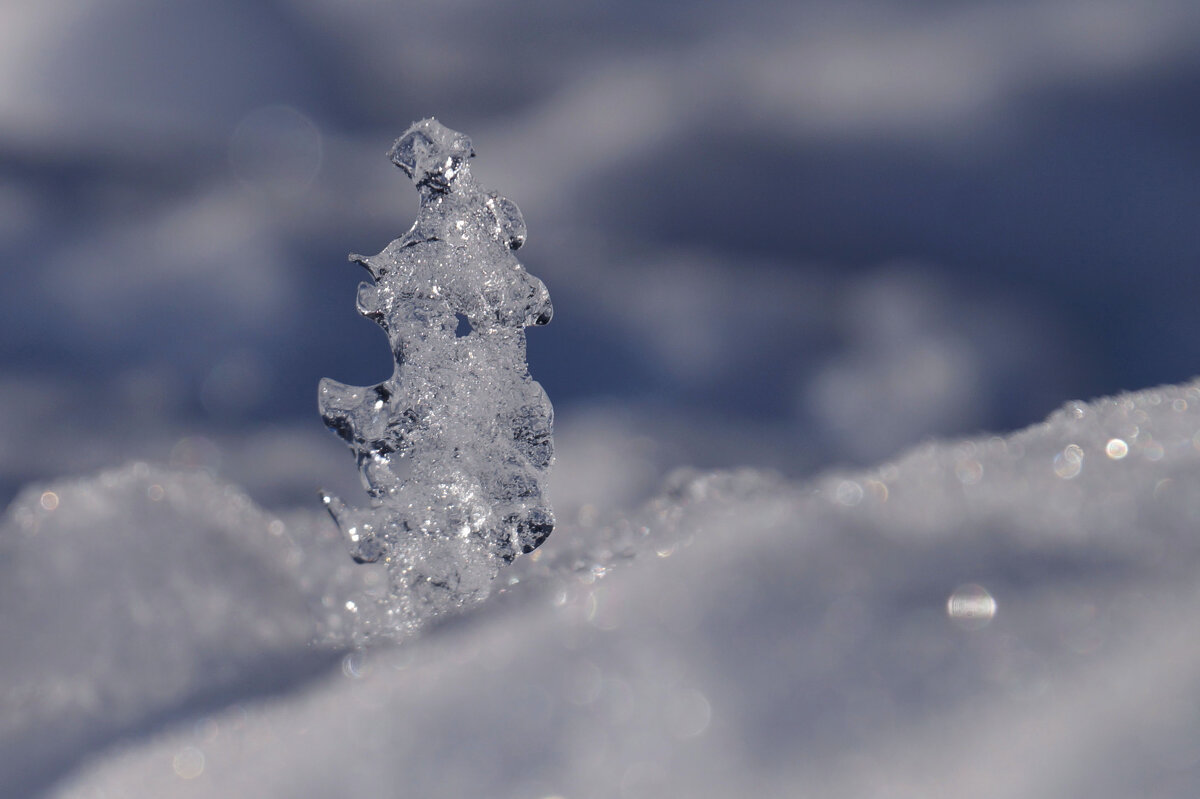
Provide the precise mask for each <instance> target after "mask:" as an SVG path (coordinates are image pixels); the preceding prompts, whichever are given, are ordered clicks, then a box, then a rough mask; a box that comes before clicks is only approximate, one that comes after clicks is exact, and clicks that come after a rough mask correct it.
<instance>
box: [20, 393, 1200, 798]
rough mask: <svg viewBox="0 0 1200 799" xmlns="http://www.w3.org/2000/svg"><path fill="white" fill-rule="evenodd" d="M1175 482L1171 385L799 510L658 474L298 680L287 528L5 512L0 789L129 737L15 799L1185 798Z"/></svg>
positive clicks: (1183, 538)
mask: <svg viewBox="0 0 1200 799" xmlns="http://www.w3.org/2000/svg"><path fill="white" fill-rule="evenodd" d="M143 471H145V470H144V469H143ZM154 485H159V486H162V487H163V490H164V497H163V498H162V499H160V500H154V499H153V498H152V497H149V496H148V493H147V492H150V491H152V490H153V489H152V486H154ZM1198 488H1200V382H1196V383H1191V384H1188V385H1183V386H1174V387H1166V388H1161V389H1156V390H1152V391H1145V392H1141V393H1137V394H1129V395H1124V396H1120V397H1116V398H1112V399H1104V400H1100V401H1096V402H1092V403H1071V404H1069V405H1068V406H1066V407H1064V408H1063V409H1062V410H1060V411H1058V412H1057V413H1055V414H1054V415H1052V416H1051V417H1050V418H1049V419H1048V420H1047V421H1046V422H1045V423H1043V424H1041V425H1038V426H1036V427H1033V428H1030V429H1028V430H1025V431H1022V432H1019V433H1017V434H1014V435H1011V436H1008V437H1005V438H998V437H995V438H979V439H975V440H969V441H963V442H958V443H944V444H930V445H927V446H924V447H921V448H919V449H917V450H915V451H913V452H911V453H909V454H908V455H907V456H905V457H903V458H901V459H900V460H897V461H895V462H893V463H890V464H886V465H884V466H882V467H879V468H877V469H874V470H871V471H867V472H859V473H852V474H851V473H848V474H830V475H826V476H824V477H822V478H820V479H817V480H815V481H812V482H808V483H804V484H792V483H788V482H786V481H784V480H782V479H779V478H775V477H772V476H770V475H765V474H761V473H754V472H725V473H708V474H698V473H696V474H677V475H676V476H674V477H673V478H672V480H671V482H670V485H669V486H668V487H667V489H666V490H665V491H664V493H663V494H662V495H660V496H659V497H658V498H656V499H655V500H653V501H652V502H650V503H649V504H648V505H647V506H646V507H645V508H644V509H643V510H642V511H640V512H639V513H637V514H633V515H631V516H630V517H628V518H622V519H617V520H615V521H611V522H610V523H602V522H597V523H592V524H577V525H575V526H574V528H571V527H569V526H566V525H564V527H563V529H562V530H560V532H559V533H558V534H556V535H555V536H554V537H552V538H551V539H550V540H549V541H548V542H547V544H546V545H545V546H544V547H543V548H542V549H541V550H539V551H538V552H537V553H534V555H531V556H528V557H525V558H523V559H519V560H518V561H517V563H516V564H515V565H514V567H512V568H510V569H508V570H507V571H505V572H503V573H502V574H501V576H500V581H499V582H498V583H497V590H496V591H495V592H494V593H493V595H492V596H491V597H490V598H489V599H488V600H486V601H485V602H484V603H482V604H480V605H477V606H475V607H473V608H471V609H469V610H468V611H467V612H465V613H463V614H461V615H458V616H455V617H453V618H450V619H446V620H445V621H444V622H443V623H440V624H435V625H433V626H429V627H427V628H426V629H425V630H424V631H423V632H421V633H420V634H418V635H416V636H415V637H414V638H413V639H411V640H409V641H408V642H407V643H406V644H404V645H402V646H399V647H394V648H378V649H373V650H369V651H366V652H349V653H345V652H341V653H338V654H339V655H340V657H341V659H340V668H338V667H336V666H334V667H331V668H327V669H324V670H322V666H323V665H325V664H327V663H328V661H329V658H330V657H332V656H333V653H334V652H336V650H335V649H334V648H333V646H332V645H326V646H323V647H308V646H306V642H307V641H308V640H311V639H313V638H319V639H322V640H324V641H327V642H334V644H336V641H337V640H338V632H337V629H338V624H339V623H340V622H339V621H338V618H339V617H338V616H337V615H331V614H334V613H335V611H336V609H330V608H326V607H325V606H324V605H323V604H322V601H323V600H324V601H325V603H326V604H328V603H329V601H330V599H329V598H330V597H331V596H341V594H339V593H338V592H339V591H351V590H360V588H361V587H359V588H355V587H354V586H353V585H352V584H351V582H347V581H348V580H352V579H354V578H352V577H347V576H346V573H345V572H342V571H340V570H341V568H342V567H341V566H340V565H336V566H335V565H333V564H335V562H336V561H335V560H334V558H333V556H332V554H329V553H331V552H332V546H333V544H332V543H331V538H332V536H333V532H332V531H331V530H329V529H328V528H326V527H322V526H321V525H319V524H317V523H316V522H315V521H313V519H315V518H316V517H315V516H313V515H311V514H309V515H301V514H297V515H296V517H295V518H294V519H292V518H289V519H288V520H286V521H284V522H283V531H282V532H281V533H280V534H279V535H275V534H274V533H273V532H272V524H273V520H270V519H267V518H266V517H264V516H263V515H262V514H261V513H259V512H258V511H256V510H255V509H254V508H252V507H250V506H249V504H248V503H247V502H246V501H245V500H244V499H240V498H238V495H237V494H236V493H233V492H232V491H231V489H228V488H222V487H220V486H216V485H215V484H213V483H212V482H211V481H207V480H206V479H204V478H201V477H199V476H197V475H178V474H160V473H156V472H146V473H145V474H144V475H143V476H142V477H137V476H136V475H134V474H133V473H132V471H130V470H127V471H125V472H121V473H115V474H108V475H102V476H101V477H100V478H97V479H95V480H91V481H84V482H81V483H76V484H72V485H69V486H67V485H64V486H61V487H59V486H51V487H50V490H52V491H54V492H55V495H56V497H57V500H58V504H57V506H56V507H55V509H54V510H52V511H51V510H48V509H46V507H45V506H44V504H43V499H44V497H45V495H44V494H43V493H42V492H43V491H45V490H46V489H38V490H30V491H28V492H26V493H25V494H24V495H23V496H22V498H21V499H20V500H19V501H18V502H17V503H16V504H15V506H14V508H13V509H12V510H10V517H9V521H8V522H7V523H6V526H5V528H4V530H3V542H4V550H3V552H4V554H3V556H2V560H0V569H2V570H3V576H2V577H0V592H2V596H3V607H4V613H3V622H2V623H3V624H4V625H5V627H4V630H3V632H4V637H3V640H4V641H6V642H16V641H20V642H23V645H22V646H18V647H10V648H6V649H5V651H4V653H3V655H2V656H0V657H3V659H4V669H3V671H2V672H0V673H2V674H3V675H4V676H3V682H4V691H3V696H4V700H3V701H4V702H5V707H4V708H3V712H0V718H3V720H4V721H3V724H4V730H5V750H4V751H5V756H4V758H3V761H2V763H0V766H2V768H3V780H4V783H3V784H4V785H5V786H6V787H9V788H11V787H12V786H34V787H36V786H37V785H40V784H44V778H45V777H46V776H47V775H48V774H49V773H50V772H51V770H53V769H56V768H57V769H63V768H65V767H66V766H69V765H72V764H73V763H74V762H75V761H77V760H78V759H79V758H81V757H83V756H85V755H86V754H88V753H89V752H93V751H96V750H97V749H98V748H99V747H100V746H101V745H103V744H106V743H109V742H111V741H112V740H114V739H115V738H117V737H120V736H127V740H126V741H125V742H124V743H122V744H120V745H119V746H118V747H116V748H110V749H108V750H106V751H105V752H104V754H103V755H100V756H97V757H96V759H95V760H94V762H92V763H90V764H88V765H87V766H86V767H84V768H82V769H81V770H79V771H77V772H76V773H75V774H74V775H73V776H71V777H70V778H69V779H68V780H67V781H65V782H63V783H60V784H59V785H57V786H56V787H55V788H54V789H52V790H51V791H50V792H49V795H52V796H55V797H60V798H61V799H67V798H68V797H71V798H73V797H89V799H90V798H91V797H107V798H108V799H112V798H114V797H127V798H128V799H135V798H136V797H156V798H159V797H218V796H220V797H225V796H263V797H272V796H278V797H289V799H295V798H297V797H298V798H300V799H304V798H305V797H314V798H315V797H326V796H331V795H339V796H379V797H388V796H395V797H400V796H489V797H552V796H561V797H568V798H569V799H579V798H580V797H613V796H621V797H639V796H697V797H706V796H712V797H725V796H735V795H756V796H781V797H782V796H796V795H811V796H834V797H836V796H899V797H904V796H921V797H929V796H934V797H936V796H947V797H949V796H961V795H970V794H972V793H975V794H980V795H987V796H1014V797H1016V796H1063V795H1070V796H1075V795H1088V796H1093V797H1127V796H1131V795H1147V796H1150V795H1162V796H1168V795H1169V796H1177V795H1194V794H1195V792H1196V789H1197V787H1198V786H1200V720H1198V718H1200V717H1197V715H1196V714H1195V713H1194V712H1193V709H1194V708H1193V704H1194V703H1192V702H1191V700H1190V699H1188V697H1189V696H1190V695H1191V693H1192V692H1193V691H1194V685H1195V684H1196V683H1197V681H1200V639H1198V638H1197V637H1196V636H1195V635H1194V634H1193V633H1192V624H1193V621H1192V620H1193V619H1194V618H1195V617H1196V615H1197V612H1200V592H1198V590H1197V588H1198V586H1197V581H1196V578H1195V573H1196V567H1197V563H1198V561H1200V546H1198V545H1197V541H1198V538H1197V536H1196V535H1195V532H1194V531H1195V528H1196V524H1197V520H1198V519H1200V490H1197V489H1198ZM154 493H155V494H157V492H154ZM50 504H54V503H53V502H51V503H50ZM72 514H73V515H72ZM305 519H307V520H308V521H307V522H306V521H305ZM275 529H277V530H278V529H280V528H279V527H278V526H276V527H275ZM288 535H290V536H291V539H290V540H289V539H288ZM327 558H328V559H327ZM325 567H328V568H330V569H332V571H331V572H330V573H327V574H326V575H325V576H324V577H322V576H321V572H322V568H325ZM351 574H356V573H353V572H352V573H351ZM952 599H953V601H951V600H952ZM14 609H15V610H14ZM151 611H152V612H151ZM222 675H223V676H222ZM268 693H271V694H274V695H273V696H267V695H266V694H268ZM164 722H168V723H166V724H165V725H164ZM61 731H66V732H65V733H63V732H61ZM47 751H51V752H54V754H46V752H47ZM35 772H36V773H35ZM31 775H33V776H31ZM39 775H40V776H39ZM39 780H42V782H39ZM12 792H13V791H12V790H10V791H7V792H6V793H12ZM17 793H20V791H17Z"/></svg>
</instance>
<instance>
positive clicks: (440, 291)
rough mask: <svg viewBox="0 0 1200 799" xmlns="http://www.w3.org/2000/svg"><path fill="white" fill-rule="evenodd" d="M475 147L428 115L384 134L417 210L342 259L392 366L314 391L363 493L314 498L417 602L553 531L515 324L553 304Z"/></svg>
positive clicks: (543, 431)
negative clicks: (404, 223) (377, 377)
mask: <svg viewBox="0 0 1200 799" xmlns="http://www.w3.org/2000/svg"><path fill="white" fill-rule="evenodd" d="M474 155H475V152H474V150H473V149H472V147H471V140H470V139H469V138H467V137H466V136H465V135H463V134H461V133H457V132H455V131H453V130H450V129H449V128H446V127H444V126H443V125H441V124H440V123H439V122H437V120H434V119H425V120H422V121H420V122H417V123H415V124H414V125H412V126H411V127H410V128H409V129H408V130H407V131H406V132H405V133H404V135H403V136H401V137H400V138H399V139H397V140H396V143H395V144H394V145H393V147H392V150H391V152H390V156H391V159H392V161H393V162H394V163H395V164H396V165H397V166H398V167H400V168H401V169H403V170H404V171H405V173H407V174H408V175H409V177H411V178H412V180H413V182H414V183H415V184H416V186H417V190H418V191H419V192H420V199H421V209H420V212H419V214H418V217H417V221H416V222H415V223H414V224H413V226H412V229H411V230H409V231H408V233H406V234H405V235H404V236H403V237H401V238H399V239H397V240H395V241H393V242H392V243H391V244H389V245H388V246H387V248H386V249H384V251H383V252H381V253H379V254H378V255H374V256H370V257H366V256H361V255H351V256H350V260H351V261H353V262H355V263H358V264H360V265H362V266H363V267H365V268H366V270H367V271H368V272H369V273H370V274H371V277H372V278H373V282H370V283H362V284H360V286H359V289H358V311H359V313H361V314H362V315H363V316H366V317H368V318H370V319H373V320H375V321H376V322H377V323H378V324H379V325H380V327H382V328H383V329H384V331H385V332H386V333H387V337H388V342H389V343H390V344H391V349H392V354H393V356H394V357H395V361H396V365H395V370H394V372H393V373H392V376H391V377H390V378H388V379H387V380H385V381H384V382H382V383H380V384H379V385H376V386H370V387H366V388H360V387H356V386H348V385H344V384H342V383H338V382H336V381H334V380H330V379H328V378H326V379H324V380H322V381H321V384H320V390H319V406H320V410H321V417H322V419H323V420H324V422H325V424H326V425H328V426H329V427H330V428H331V429H332V430H333V431H334V432H336V433H337V434H338V435H339V436H340V437H341V438H342V439H344V440H345V441H346V443H347V444H349V445H350V448H351V449H352V450H353V451H354V454H355V456H356V458H357V459H358V466H359V469H360V471H361V473H362V479H363V483H364V486H365V487H366V490H367V493H368V494H369V495H370V505H369V507H367V508H352V507H348V506H347V505H346V504H345V503H344V502H342V501H341V500H340V499H338V498H337V497H333V496H330V495H327V494H325V495H323V501H324V502H325V505H326V507H327V508H328V509H329V512H330V513H331V514H332V516H333V518H334V520H335V521H336V522H337V524H338V526H339V527H340V528H341V530H342V532H343V533H344V534H345V536H346V538H347V539H348V541H349V545H350V552H351V554H352V555H353V557H354V559H355V560H357V561H359V562H376V561H383V562H385V563H386V564H387V568H388V572H389V575H390V580H391V584H392V591H393V593H395V594H399V595H404V596H407V597H409V598H411V600H412V601H415V602H419V603H424V604H426V605H428V604H429V603H440V602H444V601H446V597H448V596H449V597H452V598H456V599H457V601H462V600H465V599H467V598H470V597H471V596H472V595H478V594H480V593H486V592H487V590H488V584H489V583H490V582H491V580H492V578H493V577H494V576H495V574H496V572H497V570H498V569H499V566H500V565H501V564H503V563H506V562H509V561H511V560H512V559H513V558H514V557H515V556H516V555H517V554H518V553H522V552H529V551H531V550H533V549H534V548H535V547H537V546H538V545H539V544H541V543H542V541H544V540H545V539H546V536H548V535H549V534H550V532H551V530H552V529H553V527H554V516H553V513H552V511H551V509H550V506H549V504H548V502H547V501H546V498H545V496H544V495H543V486H542V483H541V481H542V478H543V477H544V475H545V474H546V471H547V469H548V468H549V466H550V462H551V460H552V459H553V453H554V445H553V441H552V439H551V427H552V424H553V418H554V410H553V408H552V407H551V405H550V401H549V400H548V399H547V397H546V393H545V392H544V391H543V390H542V387H541V386H540V385H539V384H538V383H537V382H535V381H534V380H533V379H531V378H530V376H529V370H528V366H527V364H526V361H525V328H526V327H527V326H529V325H544V324H546V323H547V322H549V321H550V318H551V316H552V315H553V308H552V306H551V304H550V296H549V293H548V292H547V291H546V287H545V286H544V285H543V284H542V282H541V281H540V280H538V279H537V278H536V277H534V276H533V275H530V274H529V273H528V272H526V271H525V268H524V267H523V266H522V265H521V263H520V262H519V261H517V258H516V256H515V255H514V254H513V251H514V250H516V249H517V248H519V247H520V246H521V245H522V244H523V243H524V242H525V221H524V220H523V219H522V217H521V212H520V210H519V209H518V208H517V206H516V205H515V204H514V203H513V202H512V201H510V200H508V199H505V198H504V197H501V196H499V195H498V194H496V193H495V192H491V191H485V190H484V189H481V188H480V187H479V186H478V185H477V184H476V183H475V180H474V179H473V178H472V176H471V170H470V166H469V164H468V159H469V158H471V157H473V156H474Z"/></svg>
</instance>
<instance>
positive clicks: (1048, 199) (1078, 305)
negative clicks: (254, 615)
mask: <svg viewBox="0 0 1200 799" xmlns="http://www.w3.org/2000/svg"><path fill="white" fill-rule="evenodd" d="M1197 42H1200V5H1197V4H1196V3H1195V2H1193V0H1148V1H1147V2H1140V3H1136V4H1134V3H1127V2H1112V1H1111V0H1089V1H1088V2H1066V1H1058V0H1043V1H1042V2H1022V1H1021V0H1003V1H997V2H975V3H951V2H917V3H913V2H905V3H897V2H878V1H877V2H851V3H846V2H840V1H839V2H834V1H833V0H827V1H826V2H796V1H795V0H789V1H788V2H762V3H754V4H730V3H717V2H703V1H697V2H674V3H662V4H646V3H625V2H616V3H614V2H603V3H601V2H575V3H544V2H537V1H536V0H521V1H520V2H517V3H505V4H497V3H491V2H471V1H468V0H453V1H449V2H438V3H388V2H381V1H380V2H372V1H371V0H358V1H357V2H349V3H346V2H332V0H277V1H275V2H262V3H244V2H240V0H236V1H235V0H205V1H204V2H199V1H198V0H173V1H172V2H151V1H150V0H42V1H40V2H37V3H34V2H32V1H31V0H30V1H28V2H16V3H8V4H6V5H5V6H4V7H3V9H2V10H0V257H2V258H3V263H4V267H5V270H4V289H3V291H2V292H0V340H2V341H3V345H2V346H3V350H2V355H0V501H3V502H6V501H7V500H8V499H10V498H11V497H12V495H13V494H14V492H15V491H16V489H17V488H18V487H19V486H20V485H21V484H23V483H26V482H28V481H30V480H34V479H41V478H46V477H51V476H57V475H63V474H74V473H83V472H88V471H91V470H94V469H96V468H98V467H100V466H104V465H111V464H117V463H120V462H123V461H125V460H127V459H129V458H142V459H147V460H151V461H158V462H172V463H175V464H196V465H202V466H206V467H208V468H210V469H212V470H213V471H215V472H216V473H218V474H219V475H220V476H222V477H224V478H226V479H229V480H233V481H235V482H238V483H240V484H242V485H244V486H246V487H247V489H248V490H249V491H250V493H251V494H252V495H253V496H254V497H255V498H256V499H257V500H259V501H260V502H262V503H264V504H266V505H268V506H272V505H275V506H277V505H283V504H291V505H295V504H307V503H310V502H315V499H314V495H313V494H312V492H313V490H314V489H315V488H316V487H317V486H318V485H325V486H327V487H329V488H332V489H335V490H339V491H342V492H347V493H349V492H351V491H353V490H354V486H355V485H356V483H357V480H356V475H355V473H354V469H353V464H352V462H351V460H350V456H349V454H348V453H346V452H345V451H344V449H343V448H342V445H341V444H340V442H338V441H337V440H336V439H335V438H334V437H333V436H332V435H330V434H328V433H327V432H326V431H325V430H324V429H323V428H322V426H321V423H320V421H319V419H318V418H317V415H316V409H315V396H316V384H317V381H318V379H319V378H321V377H323V376H330V377H334V378H336V379H338V380H342V381H344V382H349V383H355V382H357V383H363V384H366V383H371V382H375V381H378V380H380V379H382V378H383V377H384V376H385V375H386V374H388V372H389V371H390V368H391V365H390V359H389V356H388V353H387V347H386V343H385V341H384V338H383V336H382V334H381V332H380V331H379V330H378V329H377V328H376V327H375V326H374V325H373V324H372V323H370V322H368V321H367V320H365V319H362V318H360V317H358V316H357V314H356V313H355V311H354V293H355V286H356V284H357V282H358V281H359V280H361V279H363V277H364V275H363V273H361V272H360V270H358V269H357V268H355V267H353V266H351V265H349V264H348V263H347V262H346V254H347V253H348V252H351V251H355V252H364V253H374V252H377V251H379V250H380V249H382V248H383V247H384V246H385V245H386V244H387V242H388V241H389V240H390V239H392V238H395V237H397V236H399V235H400V234H402V233H403V232H404V231H405V230H406V229H407V228H408V226H409V225H410V224H411V221H412V219H413V217H414V214H415V210H416V196H415V192H413V190H412V188H411V185H410V184H409V183H408V181H407V180H406V179H405V177H404V175H403V174H401V173H400V172H399V170H396V169H395V168H393V167H392V166H391V165H390V164H389V162H388V160H387V158H386V155H385V153H386V151H387V149H388V147H389V146H390V144H391V141H392V140H393V138H395V137H396V136H397V135H399V133H400V132H402V131H403V130H404V128H405V127H406V126H407V125H408V124H409V123H410V122H412V121H413V120H415V119H418V118H421V117H424V116H430V115H433V116H437V117H438V118H439V119H440V120H441V121H442V122H444V123H445V124H447V125H449V126H450V127H453V128H456V129H458V130H462V131H464V132H467V133H468V134H469V135H470V136H471V137H472V138H473V140H474V142H475V146H476V150H477V152H478V154H479V157H478V158H477V159H476V162H475V167H474V169H475V173H476V175H477V176H478V177H479V179H480V181H481V182H482V183H483V184H484V185H485V186H489V187H491V188H494V189H496V190H498V191H499V192H501V193H502V194H504V195H506V196H508V197H509V198H511V199H513V200H514V201H515V202H517V203H518V205H520V207H521V208H522V210H523V211H524V214H525V218H526V221H527V223H528V225H529V231H530V236H529V242H528V244H527V246H526V248H525V249H523V250H522V251H521V256H522V258H523V261H524V263H525V264H526V265H527V266H528V268H529V269H530V271H532V272H533V273H534V274H536V275H538V276H540V277H541V278H542V279H543V280H544V281H545V282H546V284H547V285H548V286H549V288H550V291H551V294H552V296H553V298H554V301H555V305H556V309H557V316H556V318H555V320H554V322H553V324H552V325H550V326H549V327H548V328H545V329H538V330H534V331H531V334H530V341H529V352H530V362H531V369H532V372H533V374H534V376H535V378H537V379H538V380H540V381H541V382H542V383H543V385H544V386H545V387H546V390H547V392H548V393H549V394H550V396H551V398H552V399H553V401H554V402H555V404H556V407H557V410H558V414H559V427H558V431H559V432H558V440H559V447H560V462H559V475H560V476H559V477H558V478H556V479H558V480H559V481H560V485H559V487H558V492H559V498H558V501H559V504H560V507H563V508H571V507H573V506H577V505H580V504H582V503H586V502H600V501H617V500H630V501H631V500H633V499H636V498H637V497H638V496H642V495H644V494H645V493H647V492H649V491H651V490H653V489H654V488H655V486H656V485H657V481H658V479H659V476H660V475H661V473H662V471H663V470H664V469H665V468H668V467H670V466H672V465H676V464H683V463H689V464H694V465H697V466H719V465H736V464H752V465H763V466H772V467H775V468H778V469H781V470H783V471H784V472H787V473H791V474H800V473H805V472H809V471H812V470H814V469H820V468H823V467H826V466H830V465H834V464H848V463H860V464H862V463H870V462H873V461H876V460H879V459H882V458H885V457H887V456H889V455H891V454H893V453H895V452H896V451H898V450H899V449H901V448H903V447H905V446H906V445H909V444H911V443H913V442H915V441H918V440H920V439H922V438H924V437H927V436H931V435H938V436H942V435H956V434H963V433H971V432H975V431H979V430H994V431H1003V430H1009V429H1013V428H1016V427H1020V426H1023V425H1026V424H1029V423H1031V422H1034V421H1037V420H1039V419H1041V418H1042V417H1043V416H1044V415H1045V414H1046V413H1047V412H1049V411H1050V410H1051V409H1052V408H1054V407H1056V406H1058V405H1060V404H1061V403H1062V402H1064V401H1066V400H1068V399H1071V398H1076V397H1085V398H1086V397H1091V396H1095V395H1099V394H1103V393H1111V392H1115V391H1118V390H1121V389H1134V388H1140V387H1144V386H1148V385H1152V384H1156V383H1161V382H1179V381H1182V380H1184V379H1186V378H1188V377H1191V376H1192V375H1194V374H1195V373H1196V372H1197V371H1200V370H1198V368H1197V364H1200V335H1198V328H1197V325H1196V322H1195V315H1196V307H1197V303H1198V299H1200V277H1198V272H1197V269H1196V267H1197V265H1198V260H1200V224H1198V221H1200V47H1197Z"/></svg>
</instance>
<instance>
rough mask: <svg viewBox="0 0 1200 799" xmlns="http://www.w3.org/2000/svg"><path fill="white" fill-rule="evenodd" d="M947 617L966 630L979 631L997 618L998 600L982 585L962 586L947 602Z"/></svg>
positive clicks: (955, 590)
mask: <svg viewBox="0 0 1200 799" xmlns="http://www.w3.org/2000/svg"><path fill="white" fill-rule="evenodd" d="M946 615H948V616H949V617H950V619H951V620H952V621H954V623H955V624H957V625H958V626H960V627H962V628H964V629H968V630H978V629H981V628H983V627H986V626H987V625H989V624H991V622H992V619H994V618H995V617H996V600H995V598H994V597H993V596H992V595H991V594H990V593H989V592H988V590H987V589H986V588H984V587H983V586H982V585H977V584H975V583H968V584H967V585H961V586H959V587H958V588H956V589H954V593H952V594H950V598H949V599H947V600H946Z"/></svg>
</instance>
